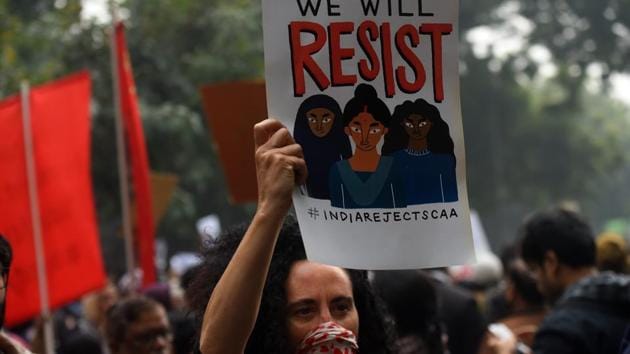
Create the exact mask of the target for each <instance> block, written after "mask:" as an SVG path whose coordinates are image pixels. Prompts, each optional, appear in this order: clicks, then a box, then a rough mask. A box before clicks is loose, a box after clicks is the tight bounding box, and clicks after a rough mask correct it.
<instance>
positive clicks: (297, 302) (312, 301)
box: [287, 299, 315, 309]
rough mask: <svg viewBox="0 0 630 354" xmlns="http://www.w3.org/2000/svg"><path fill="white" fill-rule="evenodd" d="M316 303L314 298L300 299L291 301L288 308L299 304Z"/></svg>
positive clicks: (308, 304)
mask: <svg viewBox="0 0 630 354" xmlns="http://www.w3.org/2000/svg"><path fill="white" fill-rule="evenodd" d="M313 304H315V300H313V299H299V300H297V301H294V302H291V303H289V304H288V305H287V308H288V309H294V308H296V307H298V306H310V305H313Z"/></svg>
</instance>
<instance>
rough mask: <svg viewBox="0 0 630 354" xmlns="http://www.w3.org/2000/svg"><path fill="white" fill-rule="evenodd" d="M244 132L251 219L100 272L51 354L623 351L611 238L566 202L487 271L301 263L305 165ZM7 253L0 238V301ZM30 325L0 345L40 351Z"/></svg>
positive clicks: (265, 137) (625, 315)
mask: <svg viewBox="0 0 630 354" xmlns="http://www.w3.org/2000/svg"><path fill="white" fill-rule="evenodd" d="M254 135H255V142H256V168H257V177H258V191H259V199H258V207H257V211H256V213H255V215H254V217H253V219H252V220H251V222H250V223H249V224H248V225H243V226H238V227H234V228H231V229H229V230H228V231H227V232H225V233H223V234H222V235H221V236H220V237H219V238H218V239H217V240H215V241H213V242H211V243H209V244H208V245H207V247H206V248H205V250H204V251H203V254H202V256H201V263H200V264H199V265H196V266H193V267H190V268H189V269H187V270H186V272H185V273H183V274H181V276H178V277H173V278H172V279H170V280H169V282H168V283H164V284H156V285H154V286H151V287H149V288H146V289H142V290H140V291H129V289H121V288H120V286H118V283H115V282H109V283H108V284H107V285H106V286H105V287H104V288H103V289H101V290H100V291H98V292H96V293H94V294H90V295H89V296H87V297H86V298H85V299H83V300H82V301H80V302H78V303H75V304H72V305H70V306H67V307H65V308H63V309H60V310H58V311H56V313H55V315H54V317H53V320H54V324H55V326H54V327H55V330H56V331H55V332H56V338H57V341H56V348H55V352H56V353H59V354H70V353H84V354H92V353H94V354H97V353H111V354H131V353H134V354H145V353H146V354H152V353H157V354H190V353H203V354H210V353H222V354H224V353H361V354H369V353H374V354H386V353H401V354H410V353H419V354H446V353H450V354H477V353H479V354H489V353H494V354H508V353H510V354H511V353H529V352H531V353H536V354H564V353H566V354H569V353H575V354H578V353H585V354H628V353H630V276H628V275H626V274H627V272H628V261H627V260H628V249H627V247H626V245H625V241H624V239H623V237H621V236H619V235H612V234H606V235H604V236H603V237H601V238H596V237H595V235H594V232H593V230H592V229H591V227H590V226H589V224H588V223H587V222H586V221H585V220H584V218H583V217H582V216H580V215H579V214H578V213H577V212H575V211H571V210H567V209H563V208H557V207H556V208H551V209H546V210H541V211H538V212H536V213H534V214H532V215H530V216H528V217H527V218H525V219H524V221H523V223H522V225H520V227H518V228H515V233H516V234H517V236H518V237H517V241H516V243H515V245H514V246H513V247H510V248H507V249H506V252H504V254H503V255H502V259H501V262H500V265H499V271H498V272H495V273H492V272H491V273H490V274H493V275H492V276H490V277H488V276H486V277H479V278H475V277H474V276H473V277H468V278H462V277H454V276H452V273H451V272H449V270H448V269H429V270H401V271H375V272H367V271H362V270H351V269H342V268H339V267H335V266H330V265H325V264H320V263H316V262H312V261H309V260H308V259H307V258H306V253H305V250H304V246H303V242H302V238H301V235H300V231H299V228H298V225H297V222H296V221H295V219H294V218H293V217H291V216H290V215H289V214H290V213H289V211H290V208H291V198H292V192H293V190H294V188H295V186H296V185H301V184H304V183H305V181H306V177H307V173H308V172H307V166H306V164H305V162H304V158H303V153H302V149H301V147H300V145H299V144H297V143H296V142H295V141H294V140H293V137H292V136H291V134H290V133H289V131H288V130H287V129H286V128H285V127H284V126H283V125H282V124H281V123H279V122H278V121H275V120H271V119H268V120H265V121H263V122H261V123H259V124H257V125H256V126H255V128H254ZM10 250H11V248H10V245H9V244H8V243H7V242H6V240H5V239H4V238H0V262H1V266H2V269H1V272H0V274H1V275H2V289H3V290H2V291H0V300H2V306H4V304H5V301H4V295H5V294H6V289H7V287H8V286H10V284H8V283H7V281H8V270H9V269H10V264H11V257H12V255H11V251H10ZM501 269H502V271H501ZM11 281H12V282H19V281H20V279H11ZM6 306H9V307H10V306H19V304H16V303H8V304H6ZM41 327H42V326H41V321H36V322H35V323H34V324H30V325H25V326H22V327H16V328H11V329H10V330H9V331H7V332H4V333H3V334H2V335H0V351H1V352H4V353H28V352H29V350H30V351H32V352H36V353H40V352H42V353H43V352H44V351H43V350H44V348H43V346H44V343H43V341H42V340H41ZM27 348H28V349H27Z"/></svg>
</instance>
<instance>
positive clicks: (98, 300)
mask: <svg viewBox="0 0 630 354" xmlns="http://www.w3.org/2000/svg"><path fill="white" fill-rule="evenodd" d="M117 300H118V289H117V288H116V286H115V285H114V283H113V282H112V281H110V280H107V282H106V283H105V286H103V288H101V289H99V290H97V291H95V292H93V293H91V294H88V295H86V296H85V297H84V298H83V299H82V300H81V305H82V307H83V313H84V315H85V318H86V319H87V320H88V321H90V322H91V323H92V325H93V326H95V327H96V328H99V329H100V328H101V327H102V326H103V324H104V322H105V315H106V313H107V311H108V310H109V308H110V307H112V306H113V305H114V304H115V303H116V301H117Z"/></svg>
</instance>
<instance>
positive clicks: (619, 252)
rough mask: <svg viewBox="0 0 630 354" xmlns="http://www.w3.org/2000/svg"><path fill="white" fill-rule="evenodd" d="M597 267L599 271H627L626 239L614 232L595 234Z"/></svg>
mask: <svg viewBox="0 0 630 354" xmlns="http://www.w3.org/2000/svg"><path fill="white" fill-rule="evenodd" d="M596 245H597V268H598V269H599V270H601V271H611V272H615V273H626V272H627V271H628V246H627V244H626V240H624V238H623V237H622V236H621V235H619V234H618V233H615V232H604V233H602V234H601V235H599V236H597V241H596Z"/></svg>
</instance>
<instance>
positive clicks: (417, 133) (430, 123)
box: [383, 99, 458, 205]
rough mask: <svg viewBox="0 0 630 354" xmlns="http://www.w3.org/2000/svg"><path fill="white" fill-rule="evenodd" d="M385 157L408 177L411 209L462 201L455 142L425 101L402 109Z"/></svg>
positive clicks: (396, 113)
mask: <svg viewBox="0 0 630 354" xmlns="http://www.w3.org/2000/svg"><path fill="white" fill-rule="evenodd" d="M383 154H386V155H390V156H392V157H393V158H394V159H395V161H396V166H397V168H398V169H399V170H400V173H401V174H402V175H403V176H404V180H405V192H406V195H407V204H408V205H416V204H428V203H444V202H454V201H457V200H458V198H457V177H456V175H455V155H454V154H453V140H452V139H451V137H450V135H449V129H448V125H447V124H446V122H444V120H443V119H442V117H441V116H440V111H439V110H438V109H437V107H435V106H434V105H432V104H430V103H428V102H427V101H425V100H424V99H417V100H415V101H414V102H412V101H405V102H404V103H403V104H401V105H398V106H397V107H396V109H395V110H394V115H393V118H392V125H391V128H390V133H389V134H388V136H386V137H385V144H384V145H383Z"/></svg>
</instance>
